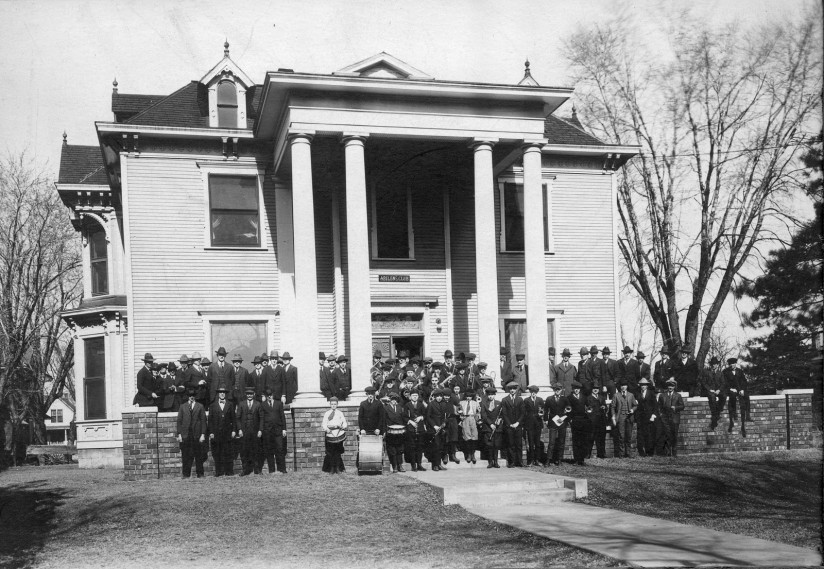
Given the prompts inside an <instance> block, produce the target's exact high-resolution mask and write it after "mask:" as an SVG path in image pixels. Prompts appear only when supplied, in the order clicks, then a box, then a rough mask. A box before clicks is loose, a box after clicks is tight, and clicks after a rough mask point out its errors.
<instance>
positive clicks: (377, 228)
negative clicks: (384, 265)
mask: <svg viewBox="0 0 824 569" xmlns="http://www.w3.org/2000/svg"><path fill="white" fill-rule="evenodd" d="M372 258H373V259H414V258H415V235H414V232H413V230H412V191H411V188H409V187H406V188H392V187H386V188H375V189H374V190H373V191H372Z"/></svg>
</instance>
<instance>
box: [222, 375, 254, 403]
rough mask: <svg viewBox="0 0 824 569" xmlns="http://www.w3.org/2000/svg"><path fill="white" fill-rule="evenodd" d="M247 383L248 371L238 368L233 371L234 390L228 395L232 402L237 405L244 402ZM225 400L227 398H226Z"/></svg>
mask: <svg viewBox="0 0 824 569" xmlns="http://www.w3.org/2000/svg"><path fill="white" fill-rule="evenodd" d="M248 382H249V370H247V369H246V368H245V367H243V366H240V367H239V368H237V369H236V370H235V389H234V391H233V392H232V393H231V394H230V395H231V397H232V401H234V402H235V403H239V402H241V401H245V400H246V395H245V394H246V384H247V383H248ZM226 398H227V399H228V398H229V397H226Z"/></svg>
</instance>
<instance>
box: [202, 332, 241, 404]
mask: <svg viewBox="0 0 824 569" xmlns="http://www.w3.org/2000/svg"><path fill="white" fill-rule="evenodd" d="M215 354H217V361H214V362H212V364H211V365H210V366H209V373H208V376H209V378H210V380H211V381H210V383H209V403H213V402H214V401H215V399H217V390H218V388H219V387H225V388H226V389H228V390H229V391H228V393H232V392H233V391H234V389H235V368H234V367H233V366H231V365H230V364H229V362H227V361H226V348H224V347H223V346H221V347H220V348H218V350H217V352H215Z"/></svg>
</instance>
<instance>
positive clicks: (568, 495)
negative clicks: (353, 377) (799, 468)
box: [406, 461, 822, 567]
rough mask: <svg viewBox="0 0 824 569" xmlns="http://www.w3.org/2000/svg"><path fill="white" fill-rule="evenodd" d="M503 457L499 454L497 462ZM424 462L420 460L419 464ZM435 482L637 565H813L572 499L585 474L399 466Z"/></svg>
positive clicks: (510, 520)
mask: <svg viewBox="0 0 824 569" xmlns="http://www.w3.org/2000/svg"><path fill="white" fill-rule="evenodd" d="M504 464H505V463H504V462H503V461H501V465H502V466H503V465H504ZM427 466H428V465H427ZM406 475H407V476H410V477H412V478H416V479H417V480H420V481H421V482H425V483H426V484H430V485H431V486H433V487H435V488H438V489H439V490H440V491H441V493H442V495H443V497H444V503H445V504H460V505H461V506H463V507H464V508H465V509H466V510H468V511H470V512H472V513H473V514H476V515H478V516H481V517H484V518H487V519H490V520H493V521H496V522H499V523H502V524H506V525H509V526H513V527H516V528H518V529H521V530H524V531H528V532H530V533H534V534H537V535H541V536H544V537H548V538H550V539H553V540H555V541H560V542H563V543H567V544H569V545H573V546H575V547H578V548H580V549H585V550H587V551H593V552H595V553H600V554H602V555H606V556H608V557H612V558H613V559H616V560H618V561H621V562H623V563H627V564H630V565H633V566H640V567H694V566H698V565H716V566H717V565H725V566H759V567H776V566H777V567H786V566H820V565H821V563H822V558H821V555H820V554H819V553H818V552H817V551H813V550H811V549H805V548H802V547H794V546H791V545H784V544H781V543H777V542H773V541H767V540H764V539H757V538H753V537H746V536H742V535H737V534H732V533H726V532H720V531H714V530H711V529H705V528H701V527H698V526H689V525H685V524H679V523H676V522H670V521H666V520H661V519H657V518H650V517H647V516H639V515H635V514H629V513H626V512H620V511H617V510H610V509H607V508H598V507H595V506H589V505H585V504H578V503H575V502H572V501H569V500H572V499H573V496H574V490H575V489H576V487H577V488H578V489H579V490H581V491H582V494H581V493H579V494H578V496H579V497H581V496H582V495H586V480H582V479H569V478H564V477H560V476H553V475H548V474H543V473H539V472H534V471H530V470H526V469H522V468H517V469H508V468H501V469H490V470H487V469H486V465H485V464H484V465H481V464H480V463H478V464H477V465H466V464H464V463H461V464H460V465H454V464H450V466H449V470H447V471H446V472H431V471H427V472H422V473H413V472H407V473H406Z"/></svg>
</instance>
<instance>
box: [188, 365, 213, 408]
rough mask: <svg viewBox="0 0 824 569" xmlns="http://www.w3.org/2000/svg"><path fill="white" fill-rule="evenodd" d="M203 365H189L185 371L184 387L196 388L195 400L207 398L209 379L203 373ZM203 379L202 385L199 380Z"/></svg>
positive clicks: (205, 399)
mask: <svg viewBox="0 0 824 569" xmlns="http://www.w3.org/2000/svg"><path fill="white" fill-rule="evenodd" d="M203 371H205V370H204V369H203V367H201V368H200V369H197V368H196V367H195V366H189V367H188V368H187V369H186V371H185V372H184V373H185V378H186V387H191V388H194V389H195V390H196V393H195V401H207V400H208V399H209V380H208V378H207V377H206V375H204V373H203ZM201 381H205V382H206V383H205V384H204V385H201V384H200V382H201Z"/></svg>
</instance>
